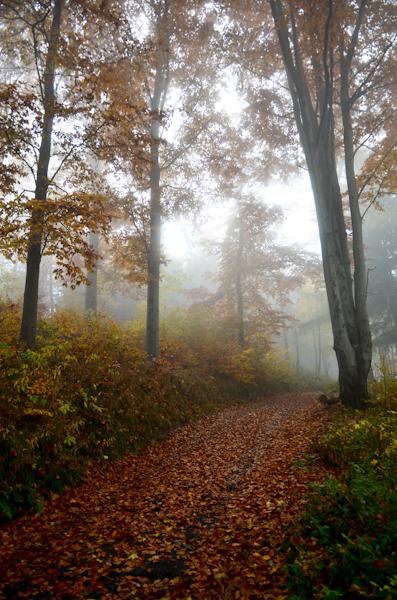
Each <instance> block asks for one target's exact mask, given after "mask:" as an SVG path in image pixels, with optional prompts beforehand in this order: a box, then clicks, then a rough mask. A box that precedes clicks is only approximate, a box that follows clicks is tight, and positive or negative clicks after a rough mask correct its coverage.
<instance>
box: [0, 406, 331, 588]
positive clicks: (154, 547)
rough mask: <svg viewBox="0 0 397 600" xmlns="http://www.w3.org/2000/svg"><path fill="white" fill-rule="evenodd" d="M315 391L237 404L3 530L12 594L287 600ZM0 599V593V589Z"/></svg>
mask: <svg viewBox="0 0 397 600" xmlns="http://www.w3.org/2000/svg"><path fill="white" fill-rule="evenodd" d="M316 410H317V409H316V408H315V406H314V402H313V401H312V400H311V398H310V397H309V396H308V395H300V396H299V395H294V394H290V395H284V396H278V397H273V398H269V399H265V400H262V401H259V402H256V403H253V404H251V405H248V406H244V407H232V408H229V409H227V410H224V411H223V412H221V413H219V414H218V415H215V416H211V417H207V418H205V419H203V420H202V421H200V422H199V423H197V424H195V425H189V426H187V427H184V428H182V429H179V430H177V431H176V432H175V433H174V434H173V435H172V436H170V437H169V438H168V439H167V440H166V441H164V442H162V443H161V444H156V445H155V446H152V447H150V448H148V449H147V450H146V451H144V452H143V453H142V454H141V455H140V456H138V457H136V456H128V457H126V458H125V459H123V460H122V461H119V462H118V463H115V464H113V465H110V466H109V468H108V469H107V470H106V471H105V472H102V473H101V472H97V473H95V474H93V476H92V479H91V480H90V481H89V482H87V483H86V484H85V485H83V486H81V487H80V488H78V489H74V490H70V491H69V492H68V493H66V494H65V495H64V496H63V497H60V498H56V499H54V500H53V501H51V502H49V503H48V504H47V505H46V507H45V511H44V513H43V515H35V516H34V517H31V516H27V517H24V518H22V519H20V520H19V521H15V522H14V523H11V524H10V525H8V526H7V527H5V528H4V529H3V531H2V532H1V543H2V548H3V560H2V564H1V566H0V574H1V578H0V581H1V584H0V590H1V591H2V592H3V593H4V594H5V595H6V596H7V597H13V598H23V597H29V598H35V597H40V594H43V593H44V592H46V593H47V594H48V595H49V596H51V597H54V598H62V597H79V598H83V597H86V598H92V597H102V598H105V597H106V598H134V597H136V598H140V599H145V598H169V599H175V600H176V599H178V598H186V599H187V598H206V599H207V598H208V599H211V598H214V599H215V598H216V599H220V598H236V599H240V600H243V599H248V598H273V599H274V598H286V595H285V594H284V592H283V591H282V590H281V588H280V582H281V580H282V576H281V571H280V569H281V568H282V564H283V563H282V557H281V556H280V553H279V545H280V542H281V541H282V538H283V532H284V528H285V525H286V523H287V522H289V521H290V520H291V519H292V518H293V516H294V514H296V513H297V512H298V511H299V510H300V507H301V503H302V497H303V493H304V490H305V484H306V483H307V481H308V480H310V479H313V478H315V477H316V472H315V471H312V472H308V471H304V470H302V469H297V468H293V467H291V462H292V461H294V460H296V459H297V458H299V457H301V456H302V455H303V454H304V452H305V451H306V449H307V447H308V444H309V442H310V439H311V438H312V437H313V435H315V433H316V431H317V430H318V428H319V426H320V424H319V418H318V414H316ZM0 593H1V592H0Z"/></svg>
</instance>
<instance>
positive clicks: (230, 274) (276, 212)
mask: <svg viewBox="0 0 397 600" xmlns="http://www.w3.org/2000/svg"><path fill="white" fill-rule="evenodd" d="M281 220H282V211H281V209H280V208H279V207H277V206H268V205H266V204H265V203H263V202H261V201H260V200H258V199H257V198H256V197H255V196H254V195H252V194H242V195H241V196H239V197H238V199H237V201H236V209H235V214H234V215H233V216H232V218H231V219H230V221H229V225H228V228H227V231H226V235H225V239H224V240H223V242H222V243H221V244H220V245H219V249H218V254H219V261H220V264H219V274H218V281H219V287H218V290H217V292H216V293H215V294H214V296H213V300H212V301H214V302H215V303H216V305H217V306H218V310H220V311H221V312H223V314H224V316H225V317H226V318H227V319H229V322H230V325H231V327H232V330H233V331H235V332H236V334H235V335H236V339H237V340H238V342H239V344H240V345H241V346H243V347H244V346H245V345H246V344H247V343H249V342H250V341H251V342H252V341H254V340H255V339H260V337H261V334H265V335H269V334H270V335H271V334H273V333H279V332H280V330H281V328H282V326H283V323H284V322H285V319H286V315H285V314H284V312H283V306H284V305H285V304H286V303H288V297H289V294H290V293H291V291H292V290H293V289H295V288H296V287H298V286H299V285H302V283H303V282H304V280H305V279H306V278H307V279H309V278H310V277H318V274H319V261H318V259H317V257H316V256H314V255H311V254H309V253H307V252H304V251H303V250H301V249H299V248H297V247H292V246H286V245H282V244H281V243H280V242H279V241H278V240H277V238H276V229H275V228H276V226H277V225H278V224H279V223H280V221H281Z"/></svg>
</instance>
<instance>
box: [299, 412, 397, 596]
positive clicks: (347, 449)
mask: <svg viewBox="0 0 397 600" xmlns="http://www.w3.org/2000/svg"><path fill="white" fill-rule="evenodd" d="M342 418H343V420H344V422H343V424H342ZM317 450H318V452H319V454H320V456H321V457H322V459H323V461H324V462H326V463H327V464H331V465H334V466H337V467H338V473H337V476H335V475H331V476H329V477H328V478H327V479H326V480H325V481H324V482H323V483H322V484H320V485H316V486H315V487H314V490H313V493H312V494H311V496H310V499H309V502H308V504H307V508H306V512H305V514H304V515H303V518H302V520H301V522H300V523H299V525H298V526H297V528H296V530H294V532H293V534H292V538H291V539H294V543H292V542H291V540H290V541H289V542H288V544H287V545H288V547H289V564H288V586H289V589H290V591H291V593H292V594H293V595H292V596H290V597H291V598H296V599H302V600H303V599H304V598H305V599H309V598H328V599H330V598H352V599H353V598H357V599H358V598H376V599H387V600H392V599H394V598H397V577H396V573H397V508H396V507H397V469H396V465H397V418H396V413H395V412H393V411H385V410H382V409H379V408H375V409H370V410H369V411H367V413H365V415H363V414H360V413H347V411H342V412H341V415H340V416H339V419H338V420H337V422H336V423H334V424H333V426H331V427H330V429H329V431H328V432H327V433H326V434H325V435H324V437H323V438H322V439H321V441H320V443H319V445H318V447H317Z"/></svg>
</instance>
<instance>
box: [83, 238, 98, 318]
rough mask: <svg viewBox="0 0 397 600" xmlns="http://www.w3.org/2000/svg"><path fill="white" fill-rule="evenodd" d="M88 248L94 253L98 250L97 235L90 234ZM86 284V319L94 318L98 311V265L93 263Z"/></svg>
mask: <svg viewBox="0 0 397 600" xmlns="http://www.w3.org/2000/svg"><path fill="white" fill-rule="evenodd" d="M90 246H91V248H92V249H93V250H94V252H96V253H97V252H98V250H99V234H98V233H92V232H91V233H90ZM87 283H88V285H86V287H85V306H84V308H85V313H86V316H87V317H88V318H90V317H96V314H97V309H98V263H97V262H95V264H94V266H93V268H92V271H89V272H88V273H87Z"/></svg>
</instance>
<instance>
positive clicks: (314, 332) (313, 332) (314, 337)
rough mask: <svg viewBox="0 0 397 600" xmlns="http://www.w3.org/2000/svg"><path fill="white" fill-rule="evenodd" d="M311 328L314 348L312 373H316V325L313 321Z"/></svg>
mask: <svg viewBox="0 0 397 600" xmlns="http://www.w3.org/2000/svg"><path fill="white" fill-rule="evenodd" d="M311 330H312V339H313V349H314V373H315V374H316V375H318V349H317V339H316V325H315V323H313V327H311Z"/></svg>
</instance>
